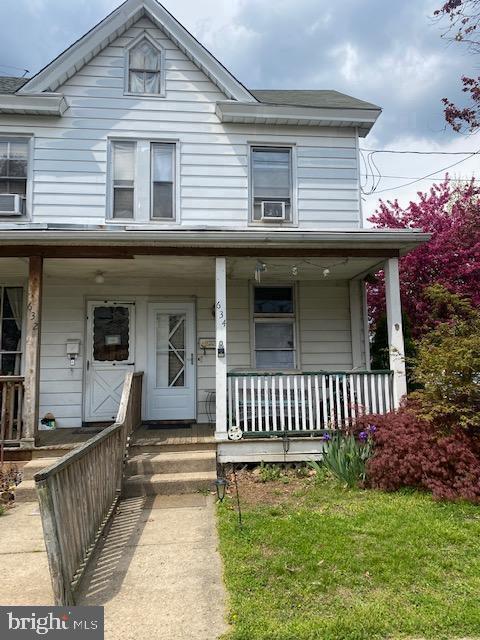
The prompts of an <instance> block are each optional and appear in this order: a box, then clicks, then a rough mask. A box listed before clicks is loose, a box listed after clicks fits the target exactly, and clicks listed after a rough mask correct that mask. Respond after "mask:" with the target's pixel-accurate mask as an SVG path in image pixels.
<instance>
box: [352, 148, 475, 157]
mask: <svg viewBox="0 0 480 640" xmlns="http://www.w3.org/2000/svg"><path fill="white" fill-rule="evenodd" d="M360 151H365V152H366V153H401V154H409V153H410V154H415V155H425V156H468V155H475V154H476V153H478V151H407V150H406V149H401V150H400V149H363V148H361V149H360Z"/></svg>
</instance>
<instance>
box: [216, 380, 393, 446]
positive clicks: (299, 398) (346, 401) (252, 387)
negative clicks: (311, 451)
mask: <svg viewBox="0 0 480 640" xmlns="http://www.w3.org/2000/svg"><path fill="white" fill-rule="evenodd" d="M227 393H228V425H229V428H230V429H231V428H232V427H235V426H238V427H240V428H241V430H242V431H243V434H244V435H249V434H251V435H255V434H257V435H260V434H261V435H269V434H270V435H274V434H279V433H291V434H298V435H301V434H305V435H306V434H309V435H312V434H315V433H319V432H320V433H323V432H325V431H328V430H332V429H340V428H344V427H346V426H348V425H351V424H353V423H354V422H355V420H356V419H357V418H358V417H359V416H361V415H365V414H369V413H382V414H383V413H388V412H389V411H390V410H391V409H392V408H393V372H392V371H352V372H348V371H346V372H326V371H319V372H312V373H309V372H307V373H299V374H282V373H279V374H277V373H274V374H255V373H230V374H228V388H227Z"/></svg>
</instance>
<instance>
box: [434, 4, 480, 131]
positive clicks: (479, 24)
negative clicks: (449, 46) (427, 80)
mask: <svg viewBox="0 0 480 640" xmlns="http://www.w3.org/2000/svg"><path fill="white" fill-rule="evenodd" d="M434 15H435V16H436V17H437V18H438V19H445V20H447V21H448V25H449V26H448V27H447V29H446V31H445V33H444V34H443V37H445V38H447V39H448V40H450V41H452V42H458V43H460V44H463V45H465V46H467V47H468V49H469V51H470V52H471V53H473V54H478V53H480V33H479V30H480V0H447V1H446V2H444V4H443V5H442V6H441V7H440V9H437V10H436V11H435V12H434ZM462 85H463V86H462V90H463V92H464V93H465V94H466V95H467V96H468V99H469V104H468V105H467V106H458V105H456V104H455V103H454V102H452V101H451V100H449V99H448V98H443V101H442V102H443V104H444V105H445V120H446V121H447V122H448V123H449V124H450V125H451V126H452V128H453V129H454V131H461V130H462V129H465V130H466V131H476V130H477V129H478V128H479V127H480V77H476V78H472V77H470V76H463V77H462Z"/></svg>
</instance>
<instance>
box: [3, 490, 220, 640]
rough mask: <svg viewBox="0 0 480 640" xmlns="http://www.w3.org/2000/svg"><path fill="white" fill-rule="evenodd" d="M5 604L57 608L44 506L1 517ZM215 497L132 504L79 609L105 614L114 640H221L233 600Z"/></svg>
mask: <svg viewBox="0 0 480 640" xmlns="http://www.w3.org/2000/svg"><path fill="white" fill-rule="evenodd" d="M0 540H1V541H2V543H1V544H0V566H1V567H2V571H1V573H2V594H1V596H0V600H1V602H0V604H4V605H15V604H17V605H21V604H24V605H28V604H38V605H41V604H44V605H48V604H52V603H53V595H52V589H51V586H50V576H49V572H48V563H47V557H46V552H45V546H44V542H43V534H42V527H41V521H40V516H39V514H38V505H37V503H35V502H28V503H23V504H20V505H18V506H17V507H15V508H14V509H12V510H11V511H9V512H7V515H5V516H2V517H0ZM217 546H218V539H217V531H216V526H215V511H214V502H213V498H212V496H204V495H201V494H194V495H183V496H182V495H180V496H157V497H155V498H129V499H126V500H124V501H122V503H121V504H120V506H119V509H118V511H117V513H116V516H115V517H114V519H113V521H112V524H111V526H110V529H109V531H108V532H107V535H106V536H105V538H104V540H102V542H101V543H100V545H99V547H98V549H97V552H96V554H95V556H94V557H93V558H92V561H91V562H90V564H89V568H88V569H87V573H86V575H85V576H84V579H83V581H82V585H81V588H80V590H79V593H78V595H77V604H79V605H80V604H83V605H102V606H104V607H105V627H106V633H105V638H106V640H153V639H155V640H216V639H217V638H219V637H220V636H221V635H222V634H223V633H224V632H225V631H227V625H226V623H225V603H226V596H225V591H224V586H223V581H222V565H221V560H220V556H219V554H218V551H217Z"/></svg>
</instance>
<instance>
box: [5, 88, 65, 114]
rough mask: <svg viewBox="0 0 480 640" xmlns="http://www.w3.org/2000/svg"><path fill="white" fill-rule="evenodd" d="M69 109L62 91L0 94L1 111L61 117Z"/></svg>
mask: <svg viewBox="0 0 480 640" xmlns="http://www.w3.org/2000/svg"><path fill="white" fill-rule="evenodd" d="M67 109H68V104H67V101H66V100H65V98H64V96H63V95H62V94H60V93H41V94H22V95H20V94H18V93H14V94H6V95H0V113H12V114H18V115H39V116H57V117H59V116H63V114H64V113H65V111H66V110H67Z"/></svg>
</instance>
